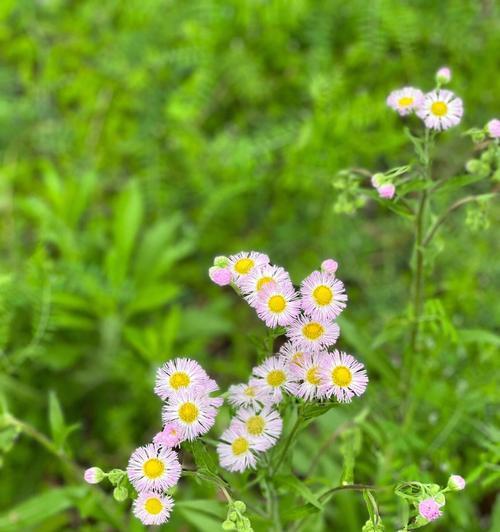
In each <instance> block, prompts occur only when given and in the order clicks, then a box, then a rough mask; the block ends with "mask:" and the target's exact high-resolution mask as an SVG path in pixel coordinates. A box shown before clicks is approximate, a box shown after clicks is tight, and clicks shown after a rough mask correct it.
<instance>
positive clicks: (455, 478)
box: [448, 475, 465, 491]
mask: <svg viewBox="0 0 500 532" xmlns="http://www.w3.org/2000/svg"><path fill="white" fill-rule="evenodd" d="M448 488H450V490H453V491H460V490H463V489H464V488H465V479H464V478H463V477H461V476H460V475H451V477H450V478H449V479H448Z"/></svg>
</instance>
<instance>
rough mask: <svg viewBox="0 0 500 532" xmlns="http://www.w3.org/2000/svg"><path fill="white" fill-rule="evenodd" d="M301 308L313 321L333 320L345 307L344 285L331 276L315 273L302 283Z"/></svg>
mask: <svg viewBox="0 0 500 532" xmlns="http://www.w3.org/2000/svg"><path fill="white" fill-rule="evenodd" d="M300 292H301V294H302V308H303V309H304V312H305V313H306V314H307V315H308V316H311V317H312V318H314V319H320V320H333V319H335V318H336V317H337V316H338V315H339V314H340V313H341V312H342V311H343V310H344V309H345V307H346V301H347V294H346V293H345V288H344V283H343V282H342V281H339V280H338V279H337V278H336V277H334V276H333V275H330V274H328V273H324V272H318V271H315V272H313V273H311V275H309V276H308V277H306V278H305V279H304V280H303V281H302V285H301V287H300Z"/></svg>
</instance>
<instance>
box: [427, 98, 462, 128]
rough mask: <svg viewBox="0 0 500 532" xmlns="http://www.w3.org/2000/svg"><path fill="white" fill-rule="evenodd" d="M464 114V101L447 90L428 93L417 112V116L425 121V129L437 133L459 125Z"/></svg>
mask: <svg viewBox="0 0 500 532" xmlns="http://www.w3.org/2000/svg"><path fill="white" fill-rule="evenodd" d="M463 114H464V108H463V103H462V100H461V99H460V98H458V97H457V96H455V94H453V92H451V91H449V90H445V89H438V90H435V91H431V92H428V93H427V94H426V95H425V97H424V101H423V103H422V105H421V106H420V108H419V109H418V111H417V116H418V117H419V118H421V119H422V120H423V121H424V124H425V127H426V128H428V129H435V130H437V131H443V130H445V129H449V128H450V127H453V126H456V125H458V124H459V123H460V120H461V119H462V115H463Z"/></svg>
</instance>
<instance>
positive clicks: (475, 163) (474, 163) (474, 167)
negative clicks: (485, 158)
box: [465, 159, 481, 174]
mask: <svg viewBox="0 0 500 532" xmlns="http://www.w3.org/2000/svg"><path fill="white" fill-rule="evenodd" d="M480 168H481V161H479V160H478V159H469V160H468V161H467V162H466V163H465V169H466V170H467V172H469V174H476V173H477V172H478V171H479V169H480Z"/></svg>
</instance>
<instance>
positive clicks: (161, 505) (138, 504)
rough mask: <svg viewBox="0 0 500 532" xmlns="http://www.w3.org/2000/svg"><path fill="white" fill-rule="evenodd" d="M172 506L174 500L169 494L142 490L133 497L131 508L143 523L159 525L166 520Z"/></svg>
mask: <svg viewBox="0 0 500 532" xmlns="http://www.w3.org/2000/svg"><path fill="white" fill-rule="evenodd" d="M173 507H174V500H173V499H172V497H170V496H169V495H160V494H158V493H155V492H154V491H151V492H147V491H143V492H140V493H139V495H138V497H137V499H135V501H134V505H133V507H132V509H133V512H134V515H135V516H136V517H137V518H138V519H140V520H141V521H142V523H143V524H144V525H161V524H163V523H166V522H167V521H168V518H169V517H170V513H171V512H172V508H173Z"/></svg>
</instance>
